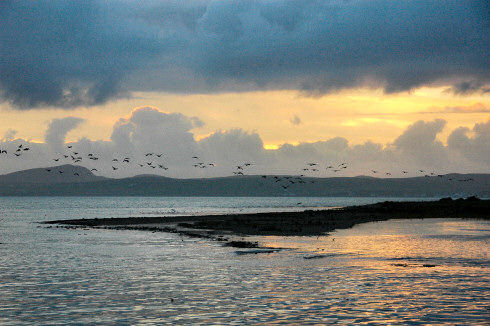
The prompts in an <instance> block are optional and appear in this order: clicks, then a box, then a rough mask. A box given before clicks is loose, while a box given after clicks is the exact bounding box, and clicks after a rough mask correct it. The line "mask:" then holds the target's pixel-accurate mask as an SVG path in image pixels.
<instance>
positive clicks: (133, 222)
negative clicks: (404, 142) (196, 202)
mask: <svg viewBox="0 0 490 326" xmlns="http://www.w3.org/2000/svg"><path fill="white" fill-rule="evenodd" d="M424 218H471V219H485V220H488V219H490V200H480V199H478V198H475V197H470V198H468V199H458V200H452V199H450V198H443V199H441V200H438V201H420V202H392V201H387V202H381V203H377V204H370V205H363V206H348V207H343V208H339V209H327V210H306V211H301V212H273V213H251V214H227V215H204V216H171V217H129V218H96V219H76V220H56V221H47V222H43V223H44V224H57V225H59V226H61V227H66V228H80V227H82V228H87V227H89V228H107V229H118V230H121V229H122V230H142V231H152V232H170V233H179V234H182V235H186V236H190V237H201V238H209V239H212V240H217V241H225V242H226V243H227V244H228V245H231V246H235V247H247V248H250V247H257V244H256V243H249V242H246V241H245V242H243V241H238V242H237V241H230V238H233V237H234V236H268V235H275V236H319V235H325V234H328V233H329V232H332V231H334V230H338V229H348V228H351V227H353V226H354V225H357V224H361V223H367V222H375V221H386V220H390V219H424Z"/></svg>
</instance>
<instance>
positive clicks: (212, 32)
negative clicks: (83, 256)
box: [0, 0, 490, 178]
mask: <svg viewBox="0 0 490 326" xmlns="http://www.w3.org/2000/svg"><path fill="white" fill-rule="evenodd" d="M21 144H22V146H23V149H24V148H26V147H28V148H29V150H27V151H25V150H23V149H22V151H21V152H19V151H17V150H18V149H19V146H20V145H21ZM68 146H71V148H68ZM0 150H5V151H7V153H2V154H0V173H2V174H4V173H9V172H13V171H17V170H20V169H25V168H33V167H47V166H52V165H57V164H64V163H70V164H80V165H83V166H86V167H88V168H91V169H92V168H93V169H97V171H96V173H98V174H100V175H105V176H110V177H126V176H131V175H137V174H143V173H155V174H161V175H166V176H170V177H179V178H187V177H216V176H227V175H234V174H237V172H240V171H241V170H237V166H243V165H244V164H245V163H250V165H249V166H247V167H246V169H245V171H244V172H245V173H249V174H265V173H267V174H305V175H309V176H318V177H327V176H356V175H370V176H376V177H393V176H419V175H424V174H427V173H429V175H430V173H434V174H442V173H450V172H459V173H473V172H475V173H490V5H489V4H488V3H487V2H486V1H451V0H448V1H444V2H442V1H429V0H423V1H417V0H414V1H382V0H381V1H361V0H359V1H354V0H352V1H348V0H342V1H340V0H339V1H315V0H311V1H310V0H304V1H293V0H268V1H265V0H264V1H258V0H256V1H251V0H243V1H240V0H237V1H205V0H201V1H199V0H198V1H137V2H136V1H110V0H109V1H96V0H93V1H90V0H86V1H1V2H0ZM16 152H17V154H19V153H21V154H22V155H19V156H16V155H14V153H16ZM73 152H77V153H79V154H73ZM149 153H154V155H149V156H147V155H146V154H149ZM157 153H158V154H161V155H160V157H157V156H156V154H157ZM88 154H92V155H93V156H96V157H99V158H100V159H99V160H93V159H89V156H88ZM65 156H68V157H65ZM71 156H74V157H82V158H83V159H82V160H81V162H76V163H74V161H75V159H73V158H72V157H71ZM126 157H129V158H130V162H129V163H128V162H125V164H122V163H121V161H122V160H123V159H124V158H126ZM193 157H198V159H196V158H193ZM114 159H117V160H118V161H117V162H116V161H114ZM151 159H153V160H151ZM148 163H151V165H148ZM199 163H201V164H199ZM308 163H315V164H316V165H308ZM343 163H345V164H344V165H342V164H343ZM140 165H143V167H142V166H140ZM195 165H197V166H195ZM204 166H206V167H204ZM343 166H346V168H343ZM329 167H331V168H329ZM114 168H116V169H114ZM313 170H315V171H313ZM334 170H337V171H335V172H334ZM421 170H422V172H421ZM404 171H405V172H404Z"/></svg>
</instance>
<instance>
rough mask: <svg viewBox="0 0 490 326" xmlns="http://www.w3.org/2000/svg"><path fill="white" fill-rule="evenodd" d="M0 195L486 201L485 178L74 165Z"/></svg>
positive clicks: (489, 181)
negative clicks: (106, 170) (139, 171)
mask: <svg viewBox="0 0 490 326" xmlns="http://www.w3.org/2000/svg"><path fill="white" fill-rule="evenodd" d="M0 196H247V197H251V196H257V197H262V196H325V197H372V196H379V197H446V196H452V197H467V196H478V197H481V198H488V197H490V174H446V175H439V176H430V177H424V176H422V177H413V178H373V177H366V176H358V177H337V178H310V177H299V176H287V175H276V176H273V175H266V176H260V175H259V176H256V175H244V176H232V177H222V178H202V179H173V178H166V177H162V176H156V175H142V176H135V177H130V178H124V179H112V178H105V177H101V176H96V175H94V174H93V173H92V172H91V171H90V170H88V169H86V168H84V167H81V166H73V165H61V166H56V167H52V168H38V169H30V170H24V171H18V172H14V173H10V174H6V175H0Z"/></svg>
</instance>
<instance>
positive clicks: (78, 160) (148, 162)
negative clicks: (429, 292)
mask: <svg viewBox="0 0 490 326" xmlns="http://www.w3.org/2000/svg"><path fill="white" fill-rule="evenodd" d="M66 149H67V152H66V153H65V154H63V155H61V156H58V157H55V158H53V159H52V160H53V161H54V162H55V163H56V162H60V163H72V164H82V163H83V162H84V160H86V159H88V160H91V161H93V162H95V161H98V160H99V157H98V156H96V155H95V154H94V153H88V154H86V155H85V157H84V156H83V155H82V154H80V152H79V151H77V150H76V149H74V148H73V145H67V146H66ZM28 151H30V148H29V147H28V145H26V144H20V145H18V146H17V148H16V149H15V150H14V152H13V153H9V152H8V151H7V150H5V149H0V158H1V157H2V156H4V155H13V156H14V157H20V156H22V155H24V154H26V153H27V152H28ZM144 156H145V160H143V162H137V163H136V164H137V165H138V166H139V167H140V168H147V169H162V170H165V171H166V170H168V167H166V166H165V164H164V162H163V160H164V154H163V153H153V152H149V153H145V154H144ZM191 159H192V161H191V162H192V164H191V166H192V167H193V168H196V169H206V168H214V167H215V166H216V163H213V162H203V161H202V160H201V159H200V158H199V157H198V156H193V157H192V158H191ZM133 161H134V159H132V158H131V157H123V158H113V159H112V160H111V162H110V163H111V164H110V166H111V168H112V171H114V172H115V171H117V170H118V169H119V168H120V167H121V164H130V163H132V162H133ZM252 165H253V163H251V162H245V163H242V164H240V165H236V166H235V167H234V170H233V171H232V173H233V175H235V176H244V175H246V170H247V168H249V167H250V166H252ZM348 168H349V166H348V165H347V163H346V162H343V163H340V164H336V165H328V166H326V167H323V168H322V167H321V166H320V164H319V163H314V162H308V163H306V164H305V166H304V167H303V168H302V173H303V174H300V175H298V176H284V175H282V176H279V175H262V176H261V177H262V178H263V179H267V178H271V179H272V180H274V182H276V183H278V184H279V185H280V186H281V187H282V188H283V189H288V188H289V187H290V186H292V185H294V184H303V183H307V182H311V183H315V181H314V180H311V178H309V179H306V178H308V177H314V176H315V174H316V173H319V172H320V171H327V172H333V173H338V172H341V171H344V170H346V169H348ZM56 171H57V172H58V173H59V174H63V173H64V171H62V170H61V169H57V170H56ZM90 171H91V172H98V170H97V169H96V168H92V169H91V170H90ZM46 172H55V171H54V168H46ZM370 172H371V173H372V175H383V174H384V175H385V176H391V172H381V171H378V170H371V171H370ZM401 172H402V173H403V174H408V173H409V172H408V171H401ZM73 175H74V176H80V174H79V173H78V172H74V173H73ZM417 175H418V176H422V175H423V176H425V177H439V178H445V177H446V179H447V180H448V181H459V182H468V181H474V179H473V178H466V179H453V178H451V177H449V176H447V175H444V174H436V173H434V172H427V171H425V170H422V169H420V170H418V171H417Z"/></svg>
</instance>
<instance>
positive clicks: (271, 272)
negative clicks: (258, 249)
mask: <svg viewBox="0 0 490 326" xmlns="http://www.w3.org/2000/svg"><path fill="white" fill-rule="evenodd" d="M369 201H371V202H372V201H376V200H375V199H370V198H367V199H366V198H364V199H352V198H348V199H346V198H338V199H332V198H286V199H285V198H262V199H260V200H256V199H250V198H248V199H247V198H214V199H210V198H112V197H111V198H76V197H75V198H55V197H48V198H0V204H1V206H0V207H1V208H0V213H1V214H0V243H1V244H0V279H1V282H0V324H2V325H18V324H122V325H124V324H127V325H140V324H141V325H152V324H185V325H188V324H209V325H216V324H226V325H234V324H264V323H266V324H284V323H290V324H363V323H364V324H376V325H378V324H387V325H388V324H389V325H396V324H399V325H406V324H413V325H418V324H420V325H425V324H435V325H441V324H447V325H454V324H467V325H474V324H484V323H486V322H487V321H488V320H489V318H490V315H489V307H490V296H489V293H490V291H489V290H490V286H489V284H490V283H489V281H490V267H489V266H490V264H489V262H490V257H489V255H490V250H489V249H490V222H488V221H476V220H460V219H458V220H447V219H426V220H391V221H386V222H378V223H367V224H363V225H358V226H356V227H354V228H353V229H350V230H341V231H337V232H334V233H332V234H330V235H328V236H322V237H318V238H317V237H290V238H284V237H258V238H256V239H257V240H259V241H260V242H261V243H263V244H265V245H269V246H273V247H277V248H290V249H283V250H280V251H277V252H273V253H260V254H255V253H254V251H253V250H249V251H247V250H244V249H240V250H238V249H234V248H229V247H222V246H221V245H220V243H219V242H211V241H209V240H204V239H189V238H186V237H181V236H179V235H176V234H167V233H151V232H140V231H115V230H83V229H77V230H67V229H63V228H54V227H52V228H48V227H45V226H41V225H39V224H38V223H37V222H39V221H42V220H51V219H62V218H92V217H111V216H113V217H124V216H155V215H157V216H158V215H178V214H203V213H220V212H221V213H224V212H238V211H263V210H271V209H273V210H296V209H305V207H309V208H312V207H313V208H314V207H327V206H342V205H350V204H363V203H367V202H369ZM300 202H301V204H300V205H298V203H300ZM298 207H300V208H298ZM254 239H255V238H254ZM240 253H241V254H240Z"/></svg>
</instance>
